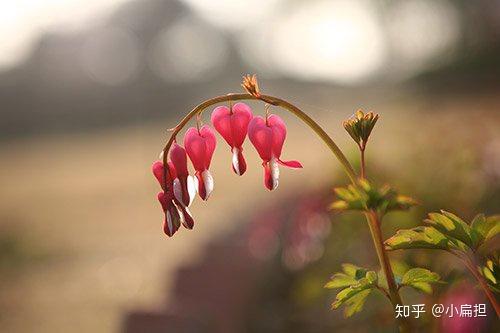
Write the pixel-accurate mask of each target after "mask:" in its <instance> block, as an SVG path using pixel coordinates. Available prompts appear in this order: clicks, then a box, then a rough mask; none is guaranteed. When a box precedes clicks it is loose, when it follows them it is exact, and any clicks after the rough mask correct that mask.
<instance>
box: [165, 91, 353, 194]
mask: <svg viewBox="0 0 500 333" xmlns="http://www.w3.org/2000/svg"><path fill="white" fill-rule="evenodd" d="M238 100H261V101H263V102H265V103H268V104H272V105H274V106H278V107H281V108H283V109H285V110H287V111H289V112H290V113H292V114H294V115H295V116H296V117H297V118H299V119H300V120H302V121H303V122H304V123H306V124H307V125H308V126H309V127H310V128H311V129H312V130H313V131H314V132H315V133H316V134H317V135H318V136H319V138H320V139H321V140H322V141H323V142H324V143H325V144H326V145H327V146H328V148H330V150H331V151H332V153H333V154H334V155H335V157H336V158H337V159H338V160H339V162H340V164H341V165H342V167H343V169H344V171H345V172H346V174H347V176H348V177H349V179H350V180H351V182H352V183H353V184H354V185H356V184H357V176H356V173H355V172H354V169H353V167H352V166H351V164H350V163H349V161H348V160H347V158H346V157H345V155H344V153H342V151H341V150H340V148H339V147H338V146H337V144H336V143H335V142H334V141H333V139H332V138H331V137H330V136H329V135H328V134H327V133H326V132H325V131H324V130H323V128H321V126H319V125H318V123H316V122H315V121H314V120H313V119H312V118H311V117H309V116H308V115H307V114H305V113H304V112H303V111H302V110H300V109H299V108H298V107H296V106H295V105H293V104H291V103H289V102H287V101H285V100H283V99H281V98H277V97H273V96H267V95H260V96H259V97H255V96H253V95H250V94H228V95H224V96H217V97H214V98H211V99H208V100H206V101H204V102H202V103H200V104H199V105H197V106H196V107H195V108H194V109H192V110H191V111H190V112H189V113H188V114H187V115H186V116H185V117H184V118H183V119H182V120H181V121H180V123H179V124H178V125H177V126H175V127H174V128H173V129H172V134H171V136H170V138H169V140H168V141H167V144H166V145H165V148H164V149H163V165H164V168H165V170H164V171H165V172H164V175H165V177H166V174H167V172H168V168H166V166H167V160H168V156H167V155H168V151H169V149H170V146H171V145H172V144H173V143H174V140H175V137H176V136H177V134H178V133H179V132H180V131H181V130H182V129H183V128H184V126H186V124H187V123H188V122H189V121H190V120H191V119H192V118H193V117H195V116H196V115H199V114H201V113H202V112H203V111H204V110H205V109H206V108H208V107H210V106H212V105H214V104H218V103H222V102H227V101H238ZM165 183H166V182H165Z"/></svg>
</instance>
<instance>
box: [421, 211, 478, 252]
mask: <svg viewBox="0 0 500 333" xmlns="http://www.w3.org/2000/svg"><path fill="white" fill-rule="evenodd" d="M425 222H427V223H428V224H431V225H432V226H434V227H435V228H436V229H437V230H439V231H440V232H442V233H443V234H444V235H446V236H448V237H452V238H455V239H457V240H459V241H461V242H463V243H464V244H466V245H468V246H470V247H472V246H473V244H472V240H471V234H470V227H469V226H468V225H467V223H465V222H464V221H463V220H462V219H461V218H459V217H458V216H456V215H455V214H452V213H450V212H447V211H444V210H442V211H441V214H440V213H429V219H426V220H425Z"/></svg>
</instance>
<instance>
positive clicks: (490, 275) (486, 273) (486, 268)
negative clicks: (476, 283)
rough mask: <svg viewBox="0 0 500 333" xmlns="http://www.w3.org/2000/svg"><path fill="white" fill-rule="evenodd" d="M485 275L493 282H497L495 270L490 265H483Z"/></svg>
mask: <svg viewBox="0 0 500 333" xmlns="http://www.w3.org/2000/svg"><path fill="white" fill-rule="evenodd" d="M483 275H484V277H485V278H487V279H488V280H490V281H491V282H493V284H496V283H497V279H496V278H495V276H494V275H493V272H492V271H491V270H490V269H489V268H488V267H483Z"/></svg>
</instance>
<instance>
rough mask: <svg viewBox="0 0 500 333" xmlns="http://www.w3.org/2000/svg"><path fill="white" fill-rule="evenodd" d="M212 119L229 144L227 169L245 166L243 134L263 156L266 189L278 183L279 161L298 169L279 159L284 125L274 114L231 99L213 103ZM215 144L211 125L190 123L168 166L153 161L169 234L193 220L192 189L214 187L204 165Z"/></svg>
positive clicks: (206, 192) (239, 170)
mask: <svg viewBox="0 0 500 333" xmlns="http://www.w3.org/2000/svg"><path fill="white" fill-rule="evenodd" d="M211 121H212V124H213V127H214V128H215V130H216V131H217V132H218V133H219V134H220V135H221V136H222V138H223V139H224V140H225V141H226V142H227V144H228V145H229V146H230V149H231V154H232V160H231V161H232V169H233V171H234V172H235V173H236V174H237V175H239V176H241V175H243V174H244V173H245V171H246V170H247V164H246V161H245V158H244V156H243V143H244V141H245V139H246V137H247V135H248V137H249V139H250V142H251V143H252V145H253V146H254V147H255V149H256V150H257V152H258V154H259V156H260V158H261V159H262V166H263V167H264V185H265V186H266V188H267V189H269V190H274V189H276V188H277V187H278V181H279V165H282V166H286V167H289V168H294V169H296V168H302V165H301V164H300V163H299V162H298V161H283V160H281V151H282V148H283V144H284V142H285V139H286V132H287V130H286V126H285V123H284V122H283V120H282V119H281V118H280V117H279V116H277V115H274V114H267V115H266V117H265V118H263V117H260V116H255V117H254V115H253V114H252V110H251V108H250V107H249V106H248V105H246V104H245V103H236V104H234V105H230V106H229V107H227V106H218V107H216V108H215V109H214V110H213V112H212V116H211ZM216 145H217V140H216V138H215V134H214V133H213V130H212V128H211V127H210V126H208V125H204V126H201V127H191V128H189V129H187V131H186V133H185V135H184V147H182V146H181V145H179V144H178V143H177V142H174V143H173V145H172V146H171V148H170V151H169V155H168V157H169V161H168V163H167V165H164V164H163V162H161V161H157V162H155V163H154V164H153V174H154V175H155V177H156V179H157V180H158V182H159V183H160V186H161V188H162V191H161V192H160V193H159V194H158V200H159V201H160V203H161V206H162V208H163V211H164V213H165V221H164V226H163V230H164V232H165V234H167V235H168V236H172V235H173V234H174V233H175V232H176V231H177V230H178V229H179V227H180V225H181V224H182V225H183V226H184V227H186V228H187V229H192V228H193V226H194V220H193V217H192V215H191V212H190V211H189V208H188V207H189V206H190V205H191V203H192V202H193V199H194V197H195V195H196V193H198V195H199V196H200V197H201V199H203V200H208V198H209V196H210V193H211V192H212V191H213V189H214V179H213V177H212V175H211V173H210V171H209V167H210V162H211V160H212V155H213V153H214V151H215V147H216ZM165 153H167V152H165ZM188 157H189V160H191V163H192V165H193V168H194V170H195V174H194V177H193V176H191V175H189V171H188V165H187V160H188ZM166 160H168V159H166Z"/></svg>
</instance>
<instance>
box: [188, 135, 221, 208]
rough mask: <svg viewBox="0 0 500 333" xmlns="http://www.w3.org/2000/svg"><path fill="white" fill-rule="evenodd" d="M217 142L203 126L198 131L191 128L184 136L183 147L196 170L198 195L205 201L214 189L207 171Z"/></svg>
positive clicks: (212, 180) (212, 181) (211, 178)
mask: <svg viewBox="0 0 500 333" xmlns="http://www.w3.org/2000/svg"><path fill="white" fill-rule="evenodd" d="M216 144H217V141H216V139H215V135H214V133H213V132H212V130H211V129H210V127H209V126H207V125H204V126H202V127H201V128H200V129H199V130H198V129H197V128H194V127H191V128H189V129H188V130H187V131H186V135H185V136H184V147H186V152H187V154H188V156H189V159H190V160H191V162H192V163H193V167H194V169H195V170H196V173H195V176H196V179H197V187H198V194H199V195H200V197H201V198H202V199H203V200H207V199H208V197H209V196H210V193H211V192H212V191H213V189H214V179H213V177H212V175H211V174H210V171H208V168H209V167H210V162H211V161H212V155H213V153H214V150H215V146H216Z"/></svg>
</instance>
